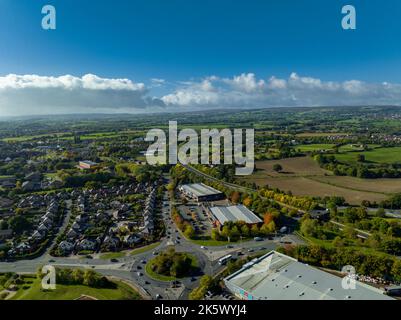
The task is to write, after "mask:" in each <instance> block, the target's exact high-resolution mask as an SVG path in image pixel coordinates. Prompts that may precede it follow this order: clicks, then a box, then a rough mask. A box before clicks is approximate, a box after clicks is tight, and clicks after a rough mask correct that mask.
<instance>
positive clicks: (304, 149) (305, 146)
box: [294, 143, 335, 152]
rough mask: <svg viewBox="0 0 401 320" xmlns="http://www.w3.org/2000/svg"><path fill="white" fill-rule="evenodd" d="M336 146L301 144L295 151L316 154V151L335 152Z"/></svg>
mask: <svg viewBox="0 0 401 320" xmlns="http://www.w3.org/2000/svg"><path fill="white" fill-rule="evenodd" d="M334 147H335V144H324V143H322V144H301V145H299V146H295V147H294V149H295V150H300V151H301V152H314V151H328V150H333V148H334Z"/></svg>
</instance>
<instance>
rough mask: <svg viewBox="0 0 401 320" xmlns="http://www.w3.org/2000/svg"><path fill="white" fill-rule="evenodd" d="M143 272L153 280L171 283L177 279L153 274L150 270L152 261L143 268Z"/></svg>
mask: <svg viewBox="0 0 401 320" xmlns="http://www.w3.org/2000/svg"><path fill="white" fill-rule="evenodd" d="M145 272H146V273H147V275H148V276H149V277H151V278H153V279H155V280H159V281H173V280H176V279H177V278H175V277H168V276H164V275H161V274H158V273H156V272H154V271H153V270H152V260H151V261H149V262H148V263H147V264H146V266H145Z"/></svg>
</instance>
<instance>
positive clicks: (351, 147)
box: [338, 144, 380, 152]
mask: <svg viewBox="0 0 401 320" xmlns="http://www.w3.org/2000/svg"><path fill="white" fill-rule="evenodd" d="M368 147H369V148H371V149H376V148H379V147H380V145H378V144H368ZM338 150H339V151H340V152H352V151H363V147H361V146H360V145H358V144H356V145H355V144H346V145H344V146H341V147H340V148H338Z"/></svg>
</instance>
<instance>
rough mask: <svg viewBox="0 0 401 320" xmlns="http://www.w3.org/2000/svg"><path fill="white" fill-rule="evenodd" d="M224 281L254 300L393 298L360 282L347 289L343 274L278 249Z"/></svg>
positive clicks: (242, 294) (239, 293)
mask: <svg viewBox="0 0 401 320" xmlns="http://www.w3.org/2000/svg"><path fill="white" fill-rule="evenodd" d="M225 282H226V284H227V286H228V287H229V288H230V289H231V290H233V289H234V291H235V292H236V294H238V295H240V296H243V297H247V298H248V299H252V300H392V298H391V297H389V296H387V295H385V294H384V293H383V291H381V290H379V289H377V288H374V287H372V286H369V285H366V284H364V283H361V282H359V281H356V288H355V289H354V290H352V289H344V288H343V287H342V279H341V278H340V277H337V276H335V275H333V274H331V273H328V272H325V271H322V270H320V269H317V268H315V267H312V266H309V265H307V264H303V263H301V262H298V261H297V260H295V259H293V258H291V257H288V256H286V255H283V254H281V253H278V252H276V251H271V252H269V253H267V254H266V255H264V256H263V257H261V258H259V259H255V260H254V261H252V262H250V263H248V264H246V265H245V266H244V267H243V268H242V269H241V270H239V271H237V272H236V273H234V274H232V275H230V276H229V277H227V278H226V279H225Z"/></svg>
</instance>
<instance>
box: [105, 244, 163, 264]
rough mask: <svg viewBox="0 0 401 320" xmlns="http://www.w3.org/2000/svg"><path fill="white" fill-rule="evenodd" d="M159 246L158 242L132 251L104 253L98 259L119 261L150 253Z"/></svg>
mask: <svg viewBox="0 0 401 320" xmlns="http://www.w3.org/2000/svg"><path fill="white" fill-rule="evenodd" d="M159 245H160V242H155V243H152V244H149V245H147V246H144V247H141V248H138V249H134V250H124V251H119V252H106V253H102V254H101V255H100V259H104V260H109V259H119V258H123V257H126V256H128V255H136V254H141V253H144V252H146V251H150V250H152V249H154V248H157V247H158V246H159Z"/></svg>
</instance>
